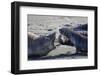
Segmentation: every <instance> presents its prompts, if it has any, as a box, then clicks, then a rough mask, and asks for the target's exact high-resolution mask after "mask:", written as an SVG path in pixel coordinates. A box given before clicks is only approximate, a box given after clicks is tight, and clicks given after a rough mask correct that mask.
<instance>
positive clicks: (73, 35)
mask: <svg viewBox="0 0 100 76" xmlns="http://www.w3.org/2000/svg"><path fill="white" fill-rule="evenodd" d="M59 31H60V33H61V34H63V35H64V36H67V37H68V38H69V40H70V41H71V43H73V45H74V46H75V47H76V49H77V52H87V37H86V36H84V35H82V34H80V33H78V32H76V31H73V30H71V29H68V28H62V29H59Z"/></svg>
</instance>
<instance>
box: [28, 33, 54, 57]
mask: <svg viewBox="0 0 100 76" xmlns="http://www.w3.org/2000/svg"><path fill="white" fill-rule="evenodd" d="M54 40H55V33H52V34H49V35H48V36H40V37H38V38H37V39H35V40H34V39H33V37H32V36H30V35H28V57H29V58H31V57H32V58H38V57H41V56H45V55H47V54H48V53H49V52H50V51H51V50H53V49H54V48H55V46H54Z"/></svg>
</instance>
